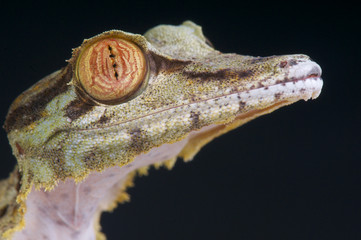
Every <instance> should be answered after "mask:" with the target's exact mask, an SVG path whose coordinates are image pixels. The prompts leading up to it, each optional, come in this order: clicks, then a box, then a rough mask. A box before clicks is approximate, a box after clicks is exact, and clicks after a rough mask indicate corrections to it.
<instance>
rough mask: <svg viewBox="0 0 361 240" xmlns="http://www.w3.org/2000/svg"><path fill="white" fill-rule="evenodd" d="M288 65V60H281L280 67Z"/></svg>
mask: <svg viewBox="0 0 361 240" xmlns="http://www.w3.org/2000/svg"><path fill="white" fill-rule="evenodd" d="M287 65H288V61H282V62H280V68H285V67H286V66H287Z"/></svg>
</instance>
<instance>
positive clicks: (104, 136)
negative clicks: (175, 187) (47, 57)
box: [0, 21, 322, 239]
mask: <svg viewBox="0 0 361 240" xmlns="http://www.w3.org/2000/svg"><path fill="white" fill-rule="evenodd" d="M114 36H115V37H118V38H121V39H125V40H127V41H129V42H132V43H135V44H136V45H137V46H138V47H139V48H140V49H141V51H142V52H143V54H144V56H145V59H146V61H147V66H146V67H147V69H146V78H145V81H144V82H143V83H142V84H141V87H140V88H139V89H138V90H137V91H131V93H132V95H131V96H126V98H124V99H121V101H119V102H111V101H108V102H101V101H98V100H97V99H92V98H91V97H90V96H88V95H87V93H86V92H85V91H84V90H83V89H82V86H81V83H80V82H79V79H78V77H77V74H76V73H77V69H78V67H79V66H78V59H79V56H80V55H81V54H82V52H83V51H84V49H85V48H87V47H88V46H89V45H91V44H93V43H94V42H96V41H99V40H101V39H107V38H109V37H114ZM320 75H321V69H320V67H319V66H318V65H317V64H316V63H314V62H312V61H311V60H310V59H309V58H308V57H307V56H305V55H284V56H271V57H265V58H261V57H251V56H244V55H238V54H224V53H221V52H219V51H217V50H215V49H213V48H212V47H211V46H209V45H208V44H207V41H206V38H205V37H204V36H203V33H202V31H201V28H200V27H199V26H197V25H195V24H194V23H192V22H190V21H187V22H184V23H183V24H182V25H180V26H168V25H160V26H157V27H155V28H153V29H150V30H149V31H148V32H147V33H145V35H144V36H142V35H135V34H130V33H126V32H122V31H117V30H113V31H109V32H105V33H103V34H100V35H98V36H95V37H94V38H92V39H89V40H85V41H84V43H83V44H82V45H81V46H80V47H79V48H77V49H75V50H74V52H73V57H72V58H71V59H70V60H69V64H68V65H67V66H66V67H64V68H63V69H61V70H59V71H57V72H55V73H53V74H51V75H49V76H47V77H45V78H44V79H42V80H40V81H39V82H38V83H36V84H35V85H33V86H32V87H31V88H30V89H28V90H27V91H25V92H24V93H22V94H21V95H20V96H19V97H18V98H17V99H16V100H15V101H14V103H13V104H12V105H11V107H10V109H9V113H8V116H7V119H6V121H5V125H4V128H5V130H6V131H7V133H8V138H9V142H10V145H11V147H12V149H13V153H14V155H15V156H16V158H17V160H18V167H17V168H16V169H15V170H14V172H13V173H12V174H11V176H10V177H9V179H7V180H3V181H2V182H1V185H0V207H1V213H2V215H1V216H2V218H1V220H0V232H1V233H2V234H3V235H2V236H3V237H4V238H9V239H95V238H97V239H104V238H105V237H104V235H102V234H101V233H100V232H99V230H100V226H99V223H98V222H99V218H100V215H101V212H102V211H104V210H111V209H113V208H114V207H115V206H116V205H117V203H118V202H122V201H124V200H127V199H128V196H127V195H126V193H125V189H126V188H127V187H128V186H131V183H132V178H133V176H134V175H135V174H134V173H135V172H138V173H140V174H144V173H146V169H147V166H149V165H152V164H155V165H157V166H160V165H162V164H165V165H166V166H167V167H168V168H171V167H172V166H173V164H174V162H175V160H176V158H177V157H180V158H183V159H184V160H191V159H192V158H193V157H194V155H195V154H196V153H197V152H198V151H199V150H200V149H201V147H202V146H203V145H205V144H206V143H208V142H209V141H211V140H212V139H213V138H215V137H217V136H219V135H222V134H224V133H226V132H227V131H229V130H232V129H234V128H236V127H238V126H240V125H242V124H244V123H245V122H247V121H249V120H252V119H254V118H256V117H258V116H260V115H263V114H266V113H270V112H272V111H274V110H276V109H278V108H280V107H282V106H285V105H288V104H291V103H293V102H296V101H298V100H300V99H304V100H307V99H309V98H316V97H317V96H318V95H319V93H320V91H321V88H322V80H321V78H320ZM105 182H106V183H105ZM14 233H15V234H14Z"/></svg>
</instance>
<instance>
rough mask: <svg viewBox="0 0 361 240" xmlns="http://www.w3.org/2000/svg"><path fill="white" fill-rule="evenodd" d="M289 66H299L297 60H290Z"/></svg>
mask: <svg viewBox="0 0 361 240" xmlns="http://www.w3.org/2000/svg"><path fill="white" fill-rule="evenodd" d="M288 65H290V66H294V65H297V60H295V59H291V60H289V61H288Z"/></svg>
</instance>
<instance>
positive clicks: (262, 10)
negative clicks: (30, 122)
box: [0, 1, 361, 240]
mask: <svg viewBox="0 0 361 240" xmlns="http://www.w3.org/2000/svg"><path fill="white" fill-rule="evenodd" d="M356 8H357V7H356V5H354V6H352V5H351V6H345V5H343V6H341V5H339V3H338V2H335V3H334V5H333V4H332V3H331V1H328V3H327V5H326V4H323V5H317V4H315V3H307V2H302V1H296V2H295V1H289V3H288V4H285V3H284V4H277V3H275V2H273V1H269V2H267V3H264V2H257V1H252V2H246V1H242V2H240V3H238V4H236V3H235V2H227V1H217V2H214V3H212V2H196V1H178V2H170V1H169V2H155V1H127V2H126V3H124V2H121V1H114V2H113V3H112V2H100V1H99V2H95V1H88V2H87V3H82V4H80V3H74V2H71V1H68V2H67V1H63V2H62V3H54V2H52V3H51V4H50V3H48V4H40V3H38V4H34V3H27V4H24V3H22V4H17V3H13V4H12V5H6V4H4V3H3V2H1V6H0V11H1V12H0V13H1V14H0V15H1V22H0V24H1V25H0V27H1V28H0V30H1V39H0V41H1V42H0V43H1V44H0V59H1V65H0V81H1V82H0V83H1V85H0V86H1V87H0V91H1V93H0V94H1V96H0V97H1V106H0V107H1V110H0V114H1V119H5V116H6V112H7V109H8V106H9V105H10V103H11V102H12V100H13V99H14V98H15V97H16V96H17V95H18V94H20V93H21V92H22V91H23V90H25V89H26V88H28V87H29V86H30V85H32V84H33V83H34V82H35V81H37V80H39V79H40V78H42V77H44V76H46V75H47V74H49V73H51V72H53V71H55V70H57V69H59V68H60V67H62V66H64V65H65V64H66V63H65V61H64V60H65V59H69V58H70V56H71V49H72V48H74V47H77V46H79V45H80V43H81V42H82V40H83V39H84V38H88V37H91V36H93V35H95V34H98V33H100V32H102V31H105V30H110V29H121V30H125V31H128V32H133V33H144V32H145V31H146V30H147V29H149V28H151V27H153V26H155V25H158V24H180V23H181V22H182V21H184V20H187V19H190V20H193V21H194V22H196V23H198V24H199V25H201V26H203V31H204V33H205V35H206V36H207V37H208V38H209V39H210V40H211V42H212V43H213V44H214V46H215V47H216V48H217V49H219V50H221V51H222V52H235V53H240V54H247V55H254V56H267V55H280V54H293V53H304V54H307V55H309V56H311V57H312V58H313V59H314V60H315V61H316V62H318V63H319V64H320V65H321V67H322V69H323V79H324V88H323V91H322V94H321V95H320V97H319V98H318V99H317V100H315V101H309V102H304V101H302V102H298V103H296V104H294V105H292V106H290V107H286V108H283V109H280V110H278V111H276V112H274V113H272V114H270V115H267V116H264V117H261V118H259V119H256V120H254V121H252V122H250V123H248V124H246V125H245V126H242V127H241V128H239V129H237V130H235V131H233V132H231V133H229V134H227V135H225V136H222V137H221V138H218V139H216V140H214V141H213V142H212V143H210V144H208V145H207V146H206V147H205V148H203V150H202V151H201V152H200V153H199V154H198V155H197V157H196V158H195V159H194V161H192V162H191V163H186V164H185V163H183V162H181V161H178V162H177V164H176V167H175V168H174V169H173V170H172V171H167V170H164V169H163V170H158V171H154V170H153V171H151V172H150V176H148V177H142V178H138V179H137V180H136V182H135V184H136V187H135V188H132V189H131V190H130V191H129V192H130V194H131V196H132V201H131V202H130V203H127V204H124V205H121V206H120V207H118V209H117V210H115V213H113V214H105V215H104V217H103V218H102V224H103V230H104V231H105V233H106V234H107V236H108V237H109V239H128V240H129V239H174V240H175V239H189V240H190V239H247V240H256V239H361V192H360V190H361V189H360V186H361V185H360V184H361V176H360V170H361V140H360V137H361V100H360V98H361V94H360V92H361V84H360V82H361V79H360V75H361V74H360V68H361V61H360V57H361V54H360V51H361V50H360V49H361V48H360V42H361V41H360V38H359V37H358V36H357V34H358V33H359V31H360V22H361V20H360V17H359V15H360V13H359V12H358V11H357V10H356ZM0 141H1V144H0V147H1V149H0V152H1V154H2V155H1V171H0V172H1V177H2V178H5V177H7V175H8V173H9V172H10V171H11V170H12V168H13V166H14V164H15V159H14V157H13V156H12V154H11V150H10V147H9V145H8V143H7V138H6V134H5V133H4V131H2V132H1V133H0Z"/></svg>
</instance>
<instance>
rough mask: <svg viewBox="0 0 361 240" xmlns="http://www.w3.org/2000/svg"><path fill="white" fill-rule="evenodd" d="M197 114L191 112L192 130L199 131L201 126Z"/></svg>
mask: <svg viewBox="0 0 361 240" xmlns="http://www.w3.org/2000/svg"><path fill="white" fill-rule="evenodd" d="M199 114H200V113H199V112H194V111H191V119H192V129H199V128H200V127H201V124H200V122H199Z"/></svg>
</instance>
